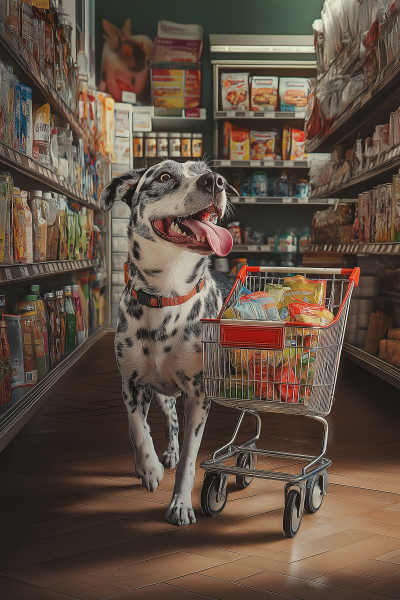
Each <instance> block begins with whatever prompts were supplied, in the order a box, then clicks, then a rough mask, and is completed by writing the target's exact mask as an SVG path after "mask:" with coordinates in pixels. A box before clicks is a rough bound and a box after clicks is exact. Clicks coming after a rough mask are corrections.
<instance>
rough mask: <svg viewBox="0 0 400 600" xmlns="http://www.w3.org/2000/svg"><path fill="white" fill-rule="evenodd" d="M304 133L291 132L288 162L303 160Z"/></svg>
mask: <svg viewBox="0 0 400 600" xmlns="http://www.w3.org/2000/svg"><path fill="white" fill-rule="evenodd" d="M304 141H305V132H304V131H301V130H300V129H292V130H291V143H290V160H304Z"/></svg>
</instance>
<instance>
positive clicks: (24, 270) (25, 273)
mask: <svg viewBox="0 0 400 600" xmlns="http://www.w3.org/2000/svg"><path fill="white" fill-rule="evenodd" d="M19 270H20V273H21V275H22V277H29V271H28V269H27V268H26V267H20V268H19Z"/></svg>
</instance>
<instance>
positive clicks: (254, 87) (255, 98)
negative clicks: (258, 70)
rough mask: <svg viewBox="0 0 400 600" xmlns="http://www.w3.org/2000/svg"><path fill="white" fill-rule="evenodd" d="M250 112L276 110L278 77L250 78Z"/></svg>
mask: <svg viewBox="0 0 400 600" xmlns="http://www.w3.org/2000/svg"><path fill="white" fill-rule="evenodd" d="M250 110H253V111H256V112H257V111H274V110H278V77H273V76H272V77H268V76H256V75H255V76H253V77H252V78H251V96H250Z"/></svg>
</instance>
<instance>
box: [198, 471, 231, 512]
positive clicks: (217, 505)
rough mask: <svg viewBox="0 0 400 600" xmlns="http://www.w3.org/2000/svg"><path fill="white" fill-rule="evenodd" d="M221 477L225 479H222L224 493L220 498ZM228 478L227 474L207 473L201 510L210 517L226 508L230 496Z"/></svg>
mask: <svg viewBox="0 0 400 600" xmlns="http://www.w3.org/2000/svg"><path fill="white" fill-rule="evenodd" d="M221 477H222V478H224V481H222V494H221V497H220V498H219V497H218V495H219V491H220V483H221ZM227 479H228V476H227V475H219V474H218V473H206V475H205V477H204V483H203V487H202V489H201V510H202V511H203V513H204V514H205V515H207V516H208V517H216V516H217V515H219V514H220V513H221V512H222V511H223V510H224V508H225V504H226V501H227V498H228V490H227V485H226V480H227Z"/></svg>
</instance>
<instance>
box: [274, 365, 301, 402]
mask: <svg viewBox="0 0 400 600" xmlns="http://www.w3.org/2000/svg"><path fill="white" fill-rule="evenodd" d="M276 380H277V381H280V382H282V383H281V384H280V383H279V384H277V386H276V387H277V388H278V392H279V394H280V396H281V400H282V402H288V403H290V404H295V403H297V397H298V395H299V386H298V385H295V384H298V383H299V380H298V379H297V377H296V375H295V374H294V372H293V369H292V367H291V366H290V365H287V366H286V367H279V368H278V369H277V370H276ZM290 384H294V385H290Z"/></svg>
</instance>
